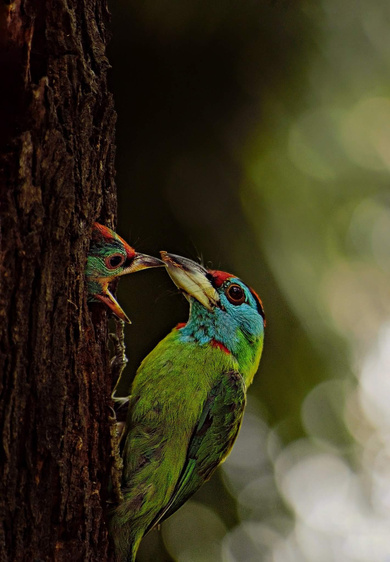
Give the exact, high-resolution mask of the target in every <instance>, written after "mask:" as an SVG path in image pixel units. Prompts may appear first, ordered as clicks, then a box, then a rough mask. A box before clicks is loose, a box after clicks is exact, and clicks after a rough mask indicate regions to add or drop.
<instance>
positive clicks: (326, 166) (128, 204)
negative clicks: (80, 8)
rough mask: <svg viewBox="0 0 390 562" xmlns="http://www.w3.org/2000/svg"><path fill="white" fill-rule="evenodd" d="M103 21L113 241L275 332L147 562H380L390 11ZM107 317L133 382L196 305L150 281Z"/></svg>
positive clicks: (180, 1) (145, 552)
mask: <svg viewBox="0 0 390 562" xmlns="http://www.w3.org/2000/svg"><path fill="white" fill-rule="evenodd" d="M110 7H111V10H112V14H113V39H112V42H111V45H110V53H109V55H110V62H111V64H112V67H113V69H112V88H113V91H114V95H115V100H116V107H117V111H118V124H117V143H118V152H117V170H118V173H117V184H118V190H119V226H118V231H119V233H120V234H122V235H123V236H124V237H125V238H127V239H128V240H129V241H130V242H132V243H133V244H134V245H135V246H136V247H137V248H138V249H140V250H141V251H144V252H146V253H152V254H157V252H158V250H160V249H164V250H168V251H171V252H173V253H177V254H181V255H185V256H188V257H191V258H193V259H196V258H198V257H201V258H202V259H203V261H204V263H206V264H209V263H210V264H212V266H213V267H215V268H221V269H224V270H226V271H232V272H234V273H236V274H238V275H239V276H240V277H241V278H242V279H244V280H245V281H246V282H247V283H249V284H250V285H252V286H253V287H254V288H255V289H256V291H257V292H258V293H259V294H260V295H261V297H262V299H263V302H264V306H265V310H266V316H267V322H268V324H267V332H266V341H265V349H264V355H263V358H262V362H261V365H260V369H259V373H258V374H257V376H256V378H255V382H254V384H253V386H252V387H251V389H250V392H249V395H250V396H249V404H248V409H247V412H246V416H245V422H244V425H243V428H242V430H241V433H240V437H239V439H238V441H237V443H236V445H235V448H234V451H233V453H232V454H231V456H230V457H229V459H228V460H227V461H226V463H225V464H224V465H223V467H222V468H221V469H219V471H218V473H217V474H216V475H215V476H214V477H213V478H212V480H211V481H210V482H209V483H208V484H206V485H205V486H204V487H203V488H202V490H200V492H199V493H198V494H196V496H194V498H193V500H191V501H190V502H188V503H187V504H186V505H185V506H184V507H183V508H182V509H181V510H179V511H178V512H177V513H176V514H175V515H174V516H172V517H171V518H170V519H169V520H168V521H167V522H165V523H164V524H163V525H162V529H161V532H153V533H151V534H150V535H149V536H148V537H147V538H146V539H145V540H144V543H143V545H142V548H141V550H140V554H139V560H140V562H145V561H148V560H153V561H155V562H162V561H172V560H175V561H178V562H336V561H337V562H389V560H390V321H389V320H390V298H389V297H390V294H389V293H390V283H389V281H390V279H389V277H390V191H389V168H390V79H389V76H390V32H389V30H390V3H389V2H388V0H370V1H369V2H368V1H366V2H364V1H356V2H349V1H344V2H342V1H341V2H340V0H316V1H311V2H310V1H308V0H306V1H299V0H295V1H293V0H285V1H282V0H275V1H271V0H269V1H268V0H267V1H263V0H257V1H256V0H236V1H234V0H225V1H217V2H206V1H204V0H198V1H196V0H159V1H158V2H156V1H154V0H143V1H142V2H139V1H137V0H116V1H115V2H111V6H110ZM119 300H120V302H121V303H122V305H123V307H124V308H125V310H126V311H127V312H128V313H129V315H130V316H131V318H132V320H133V324H132V325H131V326H130V327H129V328H128V329H127V337H128V342H127V343H128V355H129V357H130V363H129V367H128V369H127V373H128V377H129V380H130V378H131V377H132V376H133V375H134V372H135V369H136V367H137V365H138V364H139V361H140V360H141V359H142V357H144V356H145V355H146V353H147V352H148V351H150V350H151V349H152V348H153V346H154V345H155V344H156V343H157V342H158V341H159V340H160V339H161V338H162V337H163V336H164V335H165V334H166V333H167V332H168V331H169V330H170V329H171V327H173V326H174V325H175V323H177V322H179V321H184V320H185V319H186V317H187V312H188V307H187V304H186V301H185V300H184V299H183V298H182V297H181V296H180V295H177V293H176V291H175V289H174V287H173V285H172V283H171V282H170V281H169V279H168V277H167V276H166V275H165V274H164V271H162V270H161V271H160V270H154V271H148V272H141V273H139V274H137V275H135V276H131V277H130V278H124V279H123V280H122V281H121V284H120V288H119ZM183 384H185V373H183Z"/></svg>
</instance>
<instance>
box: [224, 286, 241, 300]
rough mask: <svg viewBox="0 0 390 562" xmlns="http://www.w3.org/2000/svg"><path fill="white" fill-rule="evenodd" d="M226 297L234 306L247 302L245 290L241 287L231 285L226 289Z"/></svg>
mask: <svg viewBox="0 0 390 562" xmlns="http://www.w3.org/2000/svg"><path fill="white" fill-rule="evenodd" d="M225 295H226V296H227V298H228V301H229V302H231V303H232V304H242V303H243V302H244V301H245V293H244V289H243V288H242V287H240V285H236V284H234V285H230V287H228V288H227V289H226V291H225Z"/></svg>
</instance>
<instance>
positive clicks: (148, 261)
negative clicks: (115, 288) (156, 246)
mask: <svg viewBox="0 0 390 562" xmlns="http://www.w3.org/2000/svg"><path fill="white" fill-rule="evenodd" d="M163 265H164V263H163V262H162V261H161V260H159V259H158V258H154V257H153V256H148V255H146V254H139V253H138V252H135V254H134V256H133V257H132V259H131V264H130V265H129V267H126V268H125V269H124V270H123V271H122V272H121V273H120V274H119V275H117V277H119V276H120V275H126V274H127V273H135V272H136V271H141V270H142V269H149V268H150V267H163Z"/></svg>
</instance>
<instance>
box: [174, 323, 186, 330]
mask: <svg viewBox="0 0 390 562" xmlns="http://www.w3.org/2000/svg"><path fill="white" fill-rule="evenodd" d="M186 325H187V323H186V322H179V324H177V326H175V330H180V328H184V326H186Z"/></svg>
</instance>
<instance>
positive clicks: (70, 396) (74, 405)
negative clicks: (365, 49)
mask: <svg viewBox="0 0 390 562" xmlns="http://www.w3.org/2000/svg"><path fill="white" fill-rule="evenodd" d="M0 2H1V4H0V82H1V86H0V128H1V132H0V147H1V155H0V174H1V175H0V177H1V183H0V189H1V192H0V196H1V199H0V201H1V224H0V227H1V238H0V252H1V262H0V375H1V376H0V401H1V402H0V435H1V437H0V439H1V440H0V470H1V473H0V478H1V481H0V520H1V525H0V560H1V561H2V562H10V561H12V562H18V561H26V562H32V561H39V562H43V561H50V562H52V561H62V560H63V561H65V560H66V561H67V562H69V561H71V562H75V561H78V560H80V561H81V560H83V561H87V560H88V561H89V560H90V561H99V562H102V561H105V560H109V559H110V558H109V553H108V552H109V543H108V535H107V527H106V523H105V517H104V511H105V507H106V503H107V484H108V473H109V469H110V462H111V458H110V455H111V450H110V438H109V430H110V426H109V421H108V420H109V415H110V411H109V395H110V388H111V381H110V377H109V368H108V351H107V322H106V319H105V313H102V308H101V307H97V310H95V311H94V316H96V318H94V323H92V321H91V316H90V311H89V310H88V307H87V305H86V298H85V281H84V268H85V260H86V255H87V251H88V245H89V237H90V232H91V225H92V222H93V221H94V220H100V221H101V222H105V223H106V224H109V225H112V224H113V220H114V219H115V213H116V191H115V184H114V180H113V177H114V152H115V147H114V126H115V111H114V107H113V100H112V96H111V94H110V93H109V92H108V90H107V70H108V68H109V64H108V61H107V58H106V55H105V50H106V43H107V38H108V37H107V35H108V33H107V26H108V25H109V14H108V11H107V6H106V2H105V0H16V1H15V2H14V3H10V2H9V0H0Z"/></svg>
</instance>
